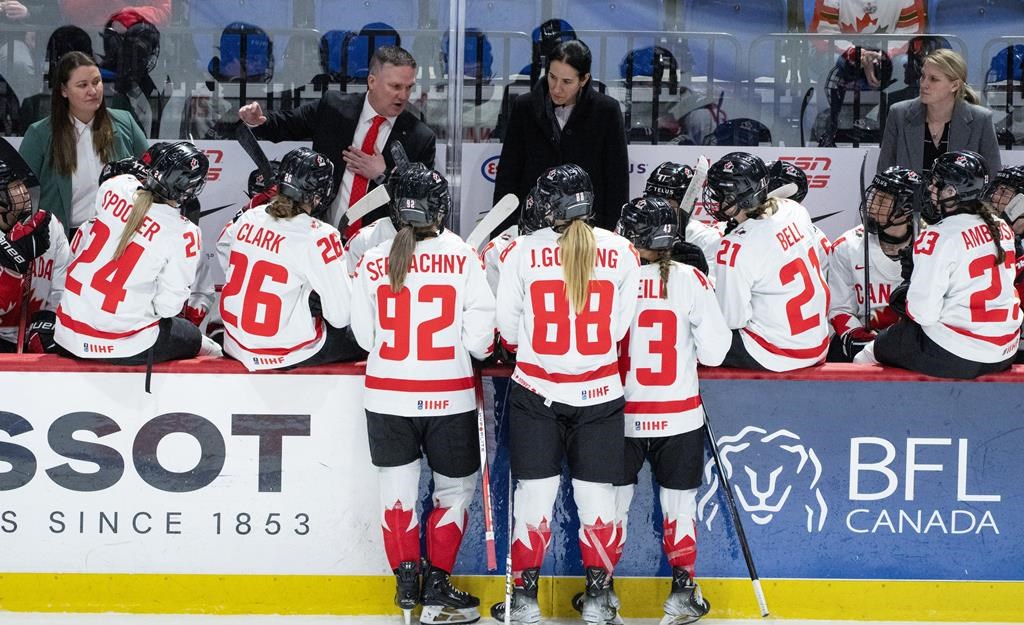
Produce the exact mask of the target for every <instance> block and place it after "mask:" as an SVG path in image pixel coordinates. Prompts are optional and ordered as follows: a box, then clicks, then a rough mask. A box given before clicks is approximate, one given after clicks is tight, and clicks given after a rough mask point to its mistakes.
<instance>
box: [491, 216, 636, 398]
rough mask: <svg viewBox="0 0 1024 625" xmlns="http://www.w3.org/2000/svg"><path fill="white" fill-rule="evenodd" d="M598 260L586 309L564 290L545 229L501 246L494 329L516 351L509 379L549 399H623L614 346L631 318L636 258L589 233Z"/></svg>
mask: <svg viewBox="0 0 1024 625" xmlns="http://www.w3.org/2000/svg"><path fill="white" fill-rule="evenodd" d="M594 236H595V237H596V239H597V258H596V261H595V263H594V273H593V277H592V278H591V282H590V298H589V302H588V306H587V308H586V310H584V311H582V312H580V313H577V312H576V311H574V310H573V309H572V306H571V304H570V303H569V301H568V299H567V297H566V293H565V281H564V280H563V275H564V274H563V270H562V264H561V250H560V249H559V246H558V237H559V234H558V233H556V232H555V231H554V230H552V229H551V228H544V229H542V230H538V231H536V232H534V233H533V234H531V235H529V236H525V237H518V238H517V239H515V240H514V241H513V242H512V243H510V244H509V246H508V247H507V248H506V253H505V259H504V262H503V263H502V268H501V280H500V282H499V283H498V316H497V318H498V331H499V332H500V334H501V337H502V340H503V341H505V343H507V344H509V345H510V346H512V347H514V348H516V349H517V350H518V356H517V359H516V369H515V372H514V373H513V375H512V379H513V380H514V381H516V382H518V383H519V384H521V385H523V386H524V387H526V388H527V389H529V390H531V391H533V392H534V393H537V394H539V395H541V396H543V397H544V398H546V399H550V400H552V401H557V402H561V403H563V404H569V405H571V406H592V405H597V404H601V403H605V402H607V401H610V400H612V399H616V398H618V397H622V380H621V379H620V378H619V375H618V365H617V363H616V345H617V343H618V342H619V341H620V340H622V337H623V336H625V334H626V331H627V330H628V329H629V324H630V323H631V322H632V320H633V312H634V311H635V310H636V305H637V298H636V294H637V288H638V286H639V283H640V258H639V256H637V252H636V250H635V249H633V246H632V245H630V244H629V241H627V240H626V239H624V238H622V237H620V236H619V235H617V234H613V233H612V232H609V231H607V230H604V229H602V228H594Z"/></svg>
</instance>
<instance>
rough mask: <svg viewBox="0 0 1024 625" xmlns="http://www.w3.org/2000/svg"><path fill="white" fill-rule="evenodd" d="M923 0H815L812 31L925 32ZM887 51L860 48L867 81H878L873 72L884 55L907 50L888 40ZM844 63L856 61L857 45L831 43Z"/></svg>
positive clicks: (831, 32) (891, 55)
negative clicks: (841, 56)
mask: <svg viewBox="0 0 1024 625" xmlns="http://www.w3.org/2000/svg"><path fill="white" fill-rule="evenodd" d="M924 22H925V11H924V2H923V0H817V2H816V3H815V5H814V17H813V18H812V20H811V27H810V28H809V29H808V30H810V31H811V32H813V33H822V34H834V35H839V34H840V33H861V34H906V35H908V38H909V36H910V35H915V34H918V33H921V32H924V26H925V23H924ZM887 43H888V46H887V47H888V50H881V49H877V48H875V49H866V48H862V49H861V55H860V64H861V67H862V68H863V70H864V76H865V78H866V79H867V81H868V83H869V84H870V85H872V86H874V87H878V86H880V84H881V80H880V79H879V77H878V76H877V75H876V73H875V71H876V69H877V67H878V66H879V64H880V62H881V60H882V56H883V54H887V55H888V56H889V57H890V58H891V57H893V56H895V55H896V54H901V53H903V52H904V51H905V50H906V42H905V41H898V42H897V41H890V42H887ZM834 44H835V47H836V49H837V51H838V52H840V53H841V54H842V55H843V57H844V60H845V61H847V62H856V61H855V59H856V47H855V46H854V45H853V44H852V43H850V42H849V41H841V40H836V41H835V42H834Z"/></svg>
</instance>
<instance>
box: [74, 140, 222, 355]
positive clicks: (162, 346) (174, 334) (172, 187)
mask: <svg viewBox="0 0 1024 625" xmlns="http://www.w3.org/2000/svg"><path fill="white" fill-rule="evenodd" d="M147 155H148V159H149V164H148V165H149V170H148V173H147V176H146V182H145V183H142V184H141V185H140V183H139V181H138V179H137V178H136V177H135V176H133V175H130V174H125V175H121V176H115V177H114V178H111V179H109V180H107V181H106V182H105V183H104V184H103V185H101V186H100V188H99V190H98V191H97V195H96V215H95V216H94V217H93V218H92V219H90V220H89V221H88V222H86V224H85V225H83V226H82V228H80V229H79V230H78V233H77V234H76V235H75V238H74V240H73V241H72V242H71V251H72V254H73V256H74V260H73V261H72V262H71V265H70V266H69V267H68V272H67V277H66V281H65V290H64V295H63V297H62V298H61V302H60V306H59V307H58V308H57V328H56V331H55V333H54V338H55V339H56V341H57V344H58V345H60V346H61V347H62V348H63V349H64V350H66V351H67V352H69V353H70V354H71V355H73V356H76V357H78V358H90V359H101V360H105V361H107V362H112V363H114V364H126V365H128V364H145V363H147V362H154V363H155V362H163V361H166V360H175V359H180V358H191V357H193V356H196V355H198V354H200V353H201V350H202V351H203V353H212V354H219V352H220V350H219V348H217V347H216V345H214V344H212V342H211V343H210V344H206V343H205V342H204V340H203V337H202V335H201V334H200V332H199V330H198V328H196V327H195V326H194V325H192V324H191V323H189V322H188V321H185V320H184V319H180V318H177V317H176V315H177V314H178V313H179V312H181V309H182V306H183V305H184V303H185V300H186V299H187V297H188V294H189V292H190V289H191V287H192V282H193V280H194V279H195V274H196V266H197V264H198V261H199V254H200V234H199V228H197V227H196V226H195V224H192V223H191V222H189V221H188V220H187V219H185V218H184V216H182V214H181V209H180V206H181V204H182V203H183V202H184V201H186V200H187V199H189V198H191V197H195V196H197V195H198V194H199V193H200V192H201V191H202V189H203V187H204V186H205V185H206V173H207V170H208V168H209V161H208V160H207V158H206V156H205V155H204V154H203V153H202V152H200V151H199V150H198V149H196V147H195V146H194V145H192V144H190V143H187V142H184V141H180V142H177V143H169V144H160V145H159V146H154V147H153V148H151V149H150V150H149V151H147Z"/></svg>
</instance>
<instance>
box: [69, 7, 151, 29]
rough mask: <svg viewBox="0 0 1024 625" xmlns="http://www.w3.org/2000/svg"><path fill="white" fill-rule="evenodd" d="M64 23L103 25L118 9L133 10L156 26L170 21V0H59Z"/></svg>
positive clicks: (84, 25) (139, 16) (85, 25)
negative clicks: (98, 0)
mask: <svg viewBox="0 0 1024 625" xmlns="http://www.w3.org/2000/svg"><path fill="white" fill-rule="evenodd" d="M59 4H60V12H61V14H62V15H63V16H64V23H65V24H78V25H79V26H82V27H83V28H86V27H90V26H103V25H104V24H106V23H107V20H108V19H110V16H111V15H113V14H114V13H117V12H119V11H124V10H128V11H134V12H135V13H137V14H138V18H139V19H143V20H146V21H147V22H149V23H150V24H155V25H157V26H167V25H168V24H169V23H170V21H171V0H149V1H146V0H104V1H103V2H97V1H96V0H59Z"/></svg>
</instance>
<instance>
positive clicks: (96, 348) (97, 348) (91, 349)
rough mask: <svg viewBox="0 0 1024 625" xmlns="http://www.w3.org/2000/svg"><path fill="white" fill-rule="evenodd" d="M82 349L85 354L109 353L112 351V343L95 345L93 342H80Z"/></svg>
mask: <svg viewBox="0 0 1024 625" xmlns="http://www.w3.org/2000/svg"><path fill="white" fill-rule="evenodd" d="M82 351H84V352H86V353H87V354H110V353H113V351H114V346H113V345H96V344H94V343H82Z"/></svg>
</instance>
